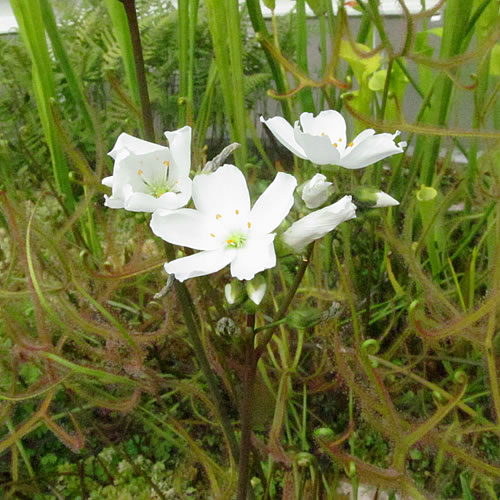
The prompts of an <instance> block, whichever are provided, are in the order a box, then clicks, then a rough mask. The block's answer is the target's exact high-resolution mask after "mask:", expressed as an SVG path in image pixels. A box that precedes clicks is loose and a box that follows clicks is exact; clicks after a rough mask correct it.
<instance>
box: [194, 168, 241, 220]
mask: <svg viewBox="0 0 500 500" xmlns="http://www.w3.org/2000/svg"><path fill="white" fill-rule="evenodd" d="M193 201H194V204H195V206H196V208H197V209H198V210H199V211H200V212H203V213H204V214H206V215H209V216H210V217H216V216H217V215H222V216H225V217H229V216H231V217H232V216H233V215H234V214H235V213H236V211H237V213H239V215H241V216H242V217H245V216H247V215H248V213H249V212H250V195H249V194H248V187H247V181H246V180H245V176H244V175H243V174H242V173H241V171H240V170H239V169H238V168H236V167H235V166H234V165H223V166H222V167H220V168H219V169H217V170H216V171H215V172H213V173H211V174H200V175H197V176H196V177H195V178H194V181H193Z"/></svg>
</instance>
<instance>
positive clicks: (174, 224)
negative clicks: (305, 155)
mask: <svg viewBox="0 0 500 500" xmlns="http://www.w3.org/2000/svg"><path fill="white" fill-rule="evenodd" d="M296 185H297V181H296V179H295V177H293V176H292V175H289V174H284V173H282V172H280V173H278V174H277V175H276V178H275V179H274V181H273V182H272V183H271V184H270V185H269V187H268V188H267V189H266V190H265V191H264V193H262V195H261V196H260V198H259V199H258V200H257V201H256V203H255V205H254V206H253V208H251V209H250V195H249V193H248V187H247V183H246V180H245V177H244V176H243V174H242V173H241V171H240V170H239V169H237V168H236V167H235V166H233V165H224V166H222V167H220V168H219V169H218V170H217V171H216V172H214V173H211V174H206V175H203V174H202V175H198V176H197V177H195V179H194V181H193V202H194V204H195V207H196V210H193V209H187V208H185V209H181V210H177V211H175V212H170V213H165V212H164V211H161V210H160V211H157V212H155V213H154V214H153V217H152V219H151V228H152V230H153V232H154V233H155V234H156V235H157V236H159V237H160V238H162V239H164V240H165V241H168V242H169V243H173V244H175V245H181V246H186V247H190V248H194V249H196V250H202V251H201V252H199V253H196V254H194V255H189V256H188V257H183V258H180V259H177V260H174V261H171V262H168V263H167V264H165V270H166V271H167V273H169V274H174V275H175V277H176V278H177V279H178V280H179V281H184V280H186V279H188V278H194V277H196V276H203V275H206V274H210V273H214V272H216V271H219V270H220V269H222V268H223V267H225V266H227V265H228V264H231V275H232V276H233V277H235V278H238V279H240V280H250V279H252V278H253V277H254V276H255V274H256V273H258V272H260V271H263V270H264V269H269V268H271V267H274V266H275V265H276V254H275V251H274V237H275V234H274V233H272V231H273V230H274V229H276V228H277V227H278V226H279V224H280V223H281V221H282V220H283V219H284V218H285V217H286V216H287V214H288V212H289V211H290V209H291V207H292V205H293V191H294V189H295V187H296Z"/></svg>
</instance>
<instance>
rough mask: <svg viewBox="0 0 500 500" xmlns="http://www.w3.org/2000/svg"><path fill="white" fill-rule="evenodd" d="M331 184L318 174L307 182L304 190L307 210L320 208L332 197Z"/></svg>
mask: <svg viewBox="0 0 500 500" xmlns="http://www.w3.org/2000/svg"><path fill="white" fill-rule="evenodd" d="M331 185H332V183H331V182H326V177H325V176H324V175H323V174H316V175H314V176H313V177H312V179H311V180H309V181H307V182H306V183H305V184H304V187H303V188H302V199H303V200H304V202H305V204H306V207H307V208H311V209H312V208H318V207H320V206H321V205H323V203H325V201H326V200H327V199H328V196H329V195H330V189H329V186H331Z"/></svg>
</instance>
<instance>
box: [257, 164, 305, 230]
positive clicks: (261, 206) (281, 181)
mask: <svg viewBox="0 0 500 500" xmlns="http://www.w3.org/2000/svg"><path fill="white" fill-rule="evenodd" d="M296 186H297V179H295V177H294V176H293V175H290V174H285V173H283V172H278V174H277V175H276V177H275V178H274V180H273V182H272V183H271V184H270V185H269V186H268V187H267V189H266V190H265V191H264V192H263V193H262V194H261V195H260V197H259V199H258V200H257V201H256V202H255V205H254V206H253V208H252V211H251V212H250V223H251V224H252V227H253V228H254V229H256V230H257V231H259V233H270V232H271V231H273V230H274V229H276V228H277V227H278V226H279V225H280V224H281V222H282V221H283V219H284V218H285V217H286V216H287V215H288V212H290V209H291V208H292V206H293V192H294V190H295V187H296Z"/></svg>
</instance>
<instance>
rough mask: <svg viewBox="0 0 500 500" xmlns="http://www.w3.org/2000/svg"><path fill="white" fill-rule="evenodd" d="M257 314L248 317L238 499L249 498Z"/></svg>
mask: <svg viewBox="0 0 500 500" xmlns="http://www.w3.org/2000/svg"><path fill="white" fill-rule="evenodd" d="M254 327H255V315H254V314H249V315H248V318H247V330H248V338H247V345H246V350H245V351H246V352H245V360H246V367H245V374H244V380H243V401H242V402H241V408H240V419H241V441H240V461H239V464H238V495H237V500H247V491H248V484H249V480H250V451H251V436H252V410H253V401H254V397H253V389H254V384H255V375H256V372H257V360H258V358H257V356H256V351H255V346H254V342H255V329H254Z"/></svg>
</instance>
